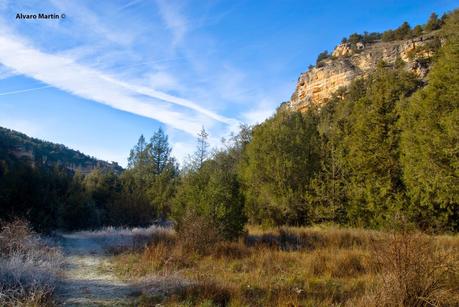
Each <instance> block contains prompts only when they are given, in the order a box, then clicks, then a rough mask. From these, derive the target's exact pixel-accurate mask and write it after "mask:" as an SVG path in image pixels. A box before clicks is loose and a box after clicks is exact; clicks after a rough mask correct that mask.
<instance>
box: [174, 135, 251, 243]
mask: <svg viewBox="0 0 459 307" xmlns="http://www.w3.org/2000/svg"><path fill="white" fill-rule="evenodd" d="M203 142H206V141H205V139H203V138H202V135H201V136H200V137H199V138H198V147H197V153H198V154H197V156H198V157H199V160H198V162H199V161H201V158H202V153H203V151H202V149H203V148H204V147H207V146H208V145H205V146H203ZM238 146H241V144H240V143H239V144H238V143H235V145H234V147H231V148H230V149H228V150H226V151H224V150H222V151H217V152H215V153H214V154H213V156H212V158H211V159H209V160H207V161H203V163H202V164H201V165H199V164H194V165H196V167H195V168H191V169H189V170H188V172H186V173H185V174H184V175H183V177H182V182H181V184H180V185H179V187H178V190H177V195H176V197H175V200H174V202H175V206H174V214H173V215H174V218H175V220H176V221H177V223H178V229H181V228H183V227H187V226H186V223H187V221H186V219H185V217H186V216H190V215H191V216H199V217H205V218H206V219H208V220H209V221H210V223H211V224H213V225H214V227H215V228H216V230H217V232H218V233H219V234H220V235H221V236H222V237H223V238H226V239H234V238H236V237H238V236H239V235H240V234H241V233H242V231H243V228H244V223H245V217H244V212H243V206H244V199H243V196H242V191H241V187H240V184H239V181H238V179H237V173H236V163H237V159H236V158H237V156H236V152H237V151H238ZM195 156H196V155H195Z"/></svg>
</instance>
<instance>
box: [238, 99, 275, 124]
mask: <svg viewBox="0 0 459 307" xmlns="http://www.w3.org/2000/svg"><path fill="white" fill-rule="evenodd" d="M278 106H279V104H278V103H277V102H275V101H270V100H267V99H262V100H260V102H259V103H258V104H257V105H256V106H255V107H254V108H252V109H251V110H249V111H247V112H245V113H243V114H242V117H243V118H244V121H245V123H246V124H249V125H254V124H259V123H261V122H263V121H264V120H265V119H267V118H268V117H270V116H271V115H273V113H274V111H275V110H276V108H277V107H278Z"/></svg>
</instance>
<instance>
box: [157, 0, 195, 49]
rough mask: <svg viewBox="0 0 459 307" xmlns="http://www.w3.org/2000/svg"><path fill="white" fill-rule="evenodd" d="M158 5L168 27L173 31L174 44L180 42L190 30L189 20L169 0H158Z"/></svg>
mask: <svg viewBox="0 0 459 307" xmlns="http://www.w3.org/2000/svg"><path fill="white" fill-rule="evenodd" d="M156 5H157V6H158V9H159V14H160V16H161V18H162V20H163V22H164V24H165V26H166V28H167V29H169V30H170V31H171V32H172V35H173V45H177V44H179V43H180V42H181V41H182V39H183V37H184V36H185V34H186V33H187V32H188V26H187V25H188V20H187V19H186V18H185V16H184V15H182V14H181V13H180V11H179V10H178V9H177V6H174V5H173V3H172V2H171V1H169V0H156Z"/></svg>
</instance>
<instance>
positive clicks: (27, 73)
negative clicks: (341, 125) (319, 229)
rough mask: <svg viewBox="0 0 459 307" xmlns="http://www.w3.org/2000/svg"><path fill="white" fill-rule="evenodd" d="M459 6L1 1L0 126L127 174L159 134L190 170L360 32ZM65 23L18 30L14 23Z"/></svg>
mask: <svg viewBox="0 0 459 307" xmlns="http://www.w3.org/2000/svg"><path fill="white" fill-rule="evenodd" d="M458 6H459V1H458V0H455V1H453V0H430V1H425V0H418V1H414V0H411V1H401V0H398V1H395V0H382V1H368V0H367V1H357V0H354V1H331V0H330V1H323V0H322V1H307V0H302V1H300V0H299V1H290V0H284V1H281V0H279V1H267V0H264V1H258V0H246V1H236V0H234V1H217V0H214V1H205V0H198V1H187V0H182V1H174V0H125V1H115V0H113V1H109V0H100V1H93V0H87V1H85V0H73V1H70V0H69V1H62V0H39V1H31V0H22V1H13V0H0V126H3V127H8V128H11V129H15V130H19V131H21V132H24V133H26V134H28V135H30V136H33V137H38V138H41V139H45V140H48V141H52V142H57V143H63V144H65V145H67V146H69V147H71V148H74V149H78V150H80V151H82V152H85V153H87V154H90V155H92V156H95V157H97V158H100V159H104V160H108V161H117V162H118V163H120V164H121V165H126V159H127V156H128V153H129V150H130V148H132V147H133V145H134V144H135V143H136V142H137V139H138V137H139V136H140V134H144V135H145V136H146V137H150V136H151V135H152V134H153V132H154V131H155V130H157V129H158V127H160V126H161V127H163V128H164V129H165V131H166V132H167V133H168V135H169V139H170V142H171V144H172V146H173V153H174V155H175V156H176V157H177V158H178V159H179V160H183V159H184V157H186V155H187V154H189V153H191V152H192V151H193V150H194V147H195V136H196V134H197V132H198V131H199V130H200V128H201V127H202V126H204V127H205V128H206V130H208V132H209V134H210V142H211V144H212V145H213V146H218V143H219V140H220V139H221V137H225V136H227V135H228V134H229V133H230V131H234V130H236V129H237V127H238V125H239V123H241V122H244V123H248V124H253V123H256V122H261V121H263V120H264V119H265V118H266V117H268V116H270V115H271V114H272V113H273V111H274V110H275V109H276V107H277V106H278V105H279V104H280V103H281V102H283V101H286V100H288V99H289V97H290V95H291V94H292V92H293V90H294V88H295V84H296V80H297V78H298V76H299V74H300V73H301V72H303V71H305V70H306V69H307V67H308V65H309V64H312V63H314V62H315V59H316V57H317V54H318V53H319V52H321V51H323V50H325V49H327V50H329V51H330V50H332V49H333V48H334V46H335V45H336V44H337V43H338V42H339V41H340V40H341V38H342V37H344V36H347V35H349V34H350V33H353V32H363V31H370V32H371V31H384V30H386V29H388V28H395V27H397V26H398V25H400V24H401V23H402V22H403V21H405V20H406V21H408V22H409V23H410V24H412V25H414V24H418V23H424V22H425V21H426V19H427V18H428V16H429V15H430V13H431V12H433V11H435V12H437V13H439V14H442V13H444V12H446V11H449V10H452V9H454V8H456V7H458ZM17 13H23V14H38V13H56V14H59V15H60V14H65V18H64V19H62V18H60V19H59V20H17V19H16V14H17Z"/></svg>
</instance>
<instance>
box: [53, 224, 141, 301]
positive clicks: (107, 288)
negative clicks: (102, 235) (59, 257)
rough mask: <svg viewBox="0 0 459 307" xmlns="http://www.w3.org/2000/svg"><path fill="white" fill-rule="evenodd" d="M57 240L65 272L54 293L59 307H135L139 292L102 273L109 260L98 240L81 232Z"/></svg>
mask: <svg viewBox="0 0 459 307" xmlns="http://www.w3.org/2000/svg"><path fill="white" fill-rule="evenodd" d="M60 237H61V244H62V248H63V250H64V254H65V260H66V268H65V272H64V277H63V281H62V282H61V284H60V286H59V288H58V289H57V302H58V305H59V306H61V305H62V306H134V298H135V297H136V296H137V295H138V293H139V290H138V289H136V288H135V287H134V286H133V285H130V284H128V283H125V282H122V281H121V280H119V279H118V278H117V277H116V276H115V274H113V273H111V272H109V271H107V270H101V267H102V265H104V264H107V263H108V261H109V256H108V255H107V254H106V252H105V250H104V248H103V246H102V244H101V242H100V240H98V239H97V238H94V237H91V236H88V235H87V234H86V233H84V232H83V233H71V234H62V235H60Z"/></svg>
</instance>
